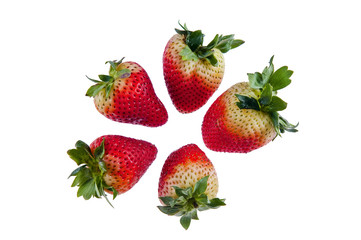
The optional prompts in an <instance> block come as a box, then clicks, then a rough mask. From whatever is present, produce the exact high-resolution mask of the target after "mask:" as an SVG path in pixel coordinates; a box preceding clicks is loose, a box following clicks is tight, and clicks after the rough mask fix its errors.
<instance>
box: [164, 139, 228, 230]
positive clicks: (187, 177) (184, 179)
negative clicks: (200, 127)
mask: <svg viewBox="0 0 361 240" xmlns="http://www.w3.org/2000/svg"><path fill="white" fill-rule="evenodd" d="M217 192H218V178H217V174H216V171H215V169H214V166H213V164H212V162H211V161H210V160H209V159H208V157H207V156H206V155H205V153H204V152H203V151H202V150H201V149H200V148H199V147H198V146H197V145H196V144H188V145H186V146H183V147H182V148H180V149H178V150H176V151H174V152H173V153H171V154H170V155H169V156H168V158H167V160H166V161H165V163H164V165H163V168H162V173H161V176H160V178H159V186H158V196H159V199H160V201H161V203H162V204H163V206H158V208H159V210H160V211H162V212H163V213H165V214H167V215H171V216H173V215H175V216H180V217H181V218H180V223H181V225H182V226H183V228H185V229H188V228H189V225H190V223H191V220H192V219H194V220H198V216H197V211H198V210H199V211H204V210H207V209H215V208H218V207H220V206H224V205H225V203H224V199H219V198H217Z"/></svg>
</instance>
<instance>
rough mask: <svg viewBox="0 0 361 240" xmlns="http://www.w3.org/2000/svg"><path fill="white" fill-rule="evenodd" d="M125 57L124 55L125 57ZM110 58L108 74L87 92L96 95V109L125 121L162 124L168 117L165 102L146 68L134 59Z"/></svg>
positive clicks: (110, 116) (90, 95) (150, 125)
mask: <svg viewBox="0 0 361 240" xmlns="http://www.w3.org/2000/svg"><path fill="white" fill-rule="evenodd" d="M122 60H123V59H122ZM122 60H120V61H108V62H106V63H109V64H110V70H109V75H99V79H100V80H101V81H99V80H94V79H91V78H89V77H88V79H89V80H91V81H93V82H95V83H96V84H95V85H93V86H91V87H90V88H89V89H88V91H87V93H86V96H89V97H94V103H95V107H96V109H97V110H98V111H99V112H100V113H101V114H103V115H104V116H105V117H107V118H109V119H111V120H114V121H117V122H123V123H131V124H139V125H143V126H148V127H159V126H161V125H163V124H165V123H166V122H167V120H168V113H167V110H166V109H165V107H164V105H163V103H162V102H161V101H160V100H159V98H158V97H157V95H156V94H155V92H154V89H153V85H152V82H151V81H150V79H149V76H148V74H147V72H146V71H145V70H144V69H143V68H142V67H141V66H140V65H139V64H137V63H135V62H122Z"/></svg>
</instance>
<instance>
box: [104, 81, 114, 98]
mask: <svg viewBox="0 0 361 240" xmlns="http://www.w3.org/2000/svg"><path fill="white" fill-rule="evenodd" d="M112 87H113V84H107V86H106V87H105V98H108V97H109V95H110V91H111V90H112Z"/></svg>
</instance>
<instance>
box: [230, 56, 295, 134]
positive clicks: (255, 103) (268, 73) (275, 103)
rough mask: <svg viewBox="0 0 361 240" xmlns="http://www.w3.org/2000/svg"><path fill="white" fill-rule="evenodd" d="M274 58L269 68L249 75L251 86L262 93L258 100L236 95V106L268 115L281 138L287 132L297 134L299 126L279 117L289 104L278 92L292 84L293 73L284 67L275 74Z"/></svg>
mask: <svg viewBox="0 0 361 240" xmlns="http://www.w3.org/2000/svg"><path fill="white" fill-rule="evenodd" d="M273 58H274V56H272V57H271V59H270V61H269V66H268V67H265V68H264V69H263V71H262V73H260V72H255V73H248V74H247V75H248V81H249V86H250V87H251V88H252V89H255V90H257V91H259V92H260V94H259V97H258V98H253V97H249V96H243V95H239V94H235V96H236V97H237V99H238V100H239V101H237V102H236V105H237V106H238V108H240V109H253V110H256V111H262V112H265V113H268V114H269V115H270V118H271V120H272V123H273V126H274V128H275V131H276V133H277V135H276V136H281V133H284V132H285V131H288V132H297V129H296V127H297V126H298V124H297V125H293V124H290V123H289V122H288V121H287V120H286V119H284V118H282V117H280V116H279V114H278V112H279V111H282V110H285V109H286V108H287V103H286V102H285V101H283V100H282V99H281V98H279V97H278V96H276V95H277V90H280V89H282V88H285V87H287V86H288V85H289V84H290V83H291V79H290V77H291V76H292V74H293V71H291V70H289V69H288V67H287V66H283V67H281V68H279V69H277V70H276V71H275V72H274V65H273Z"/></svg>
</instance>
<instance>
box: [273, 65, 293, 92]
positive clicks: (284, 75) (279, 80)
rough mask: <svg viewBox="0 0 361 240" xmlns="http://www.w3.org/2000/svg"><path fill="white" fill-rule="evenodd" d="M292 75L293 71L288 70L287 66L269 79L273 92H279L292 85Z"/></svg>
mask: <svg viewBox="0 0 361 240" xmlns="http://www.w3.org/2000/svg"><path fill="white" fill-rule="evenodd" d="M292 74H293V71H291V70H288V67H287V66H283V67H281V68H279V69H278V70H277V71H276V72H274V73H273V74H272V75H271V77H270V79H269V83H270V84H271V85H272V87H273V90H274V91H277V90H279V89H282V88H285V87H287V86H288V85H289V84H290V83H291V79H290V77H291V76H292Z"/></svg>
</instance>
